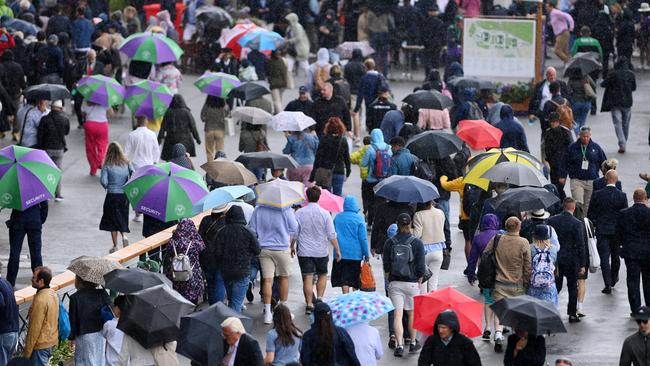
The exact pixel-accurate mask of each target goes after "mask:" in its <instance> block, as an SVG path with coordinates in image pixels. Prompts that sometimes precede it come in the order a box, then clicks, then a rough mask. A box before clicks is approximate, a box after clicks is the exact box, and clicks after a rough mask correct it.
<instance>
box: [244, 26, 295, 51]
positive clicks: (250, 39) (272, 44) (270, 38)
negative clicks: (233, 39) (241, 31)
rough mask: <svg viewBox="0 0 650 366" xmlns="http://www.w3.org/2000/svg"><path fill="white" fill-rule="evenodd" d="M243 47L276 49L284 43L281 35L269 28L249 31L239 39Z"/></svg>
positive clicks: (266, 49) (262, 49) (265, 49)
mask: <svg viewBox="0 0 650 366" xmlns="http://www.w3.org/2000/svg"><path fill="white" fill-rule="evenodd" d="M237 43H239V44H240V45H241V46H242V47H248V48H250V49H253V50H258V51H275V50H276V49H277V48H278V47H279V46H281V45H283V44H284V38H282V36H281V35H279V34H277V33H275V32H270V31H267V30H257V31H252V32H248V33H247V34H246V35H244V36H243V37H241V38H240V39H239V41H237Z"/></svg>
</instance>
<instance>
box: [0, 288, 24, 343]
mask: <svg viewBox="0 0 650 366" xmlns="http://www.w3.org/2000/svg"><path fill="white" fill-rule="evenodd" d="M19 326H20V325H19V324H18V306H17V305H16V297H14V289H13V287H12V286H11V284H10V283H9V282H7V280H5V279H4V278H2V277H0V335H1V334H3V333H11V332H17V331H18V329H19Z"/></svg>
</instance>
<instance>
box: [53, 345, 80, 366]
mask: <svg viewBox="0 0 650 366" xmlns="http://www.w3.org/2000/svg"><path fill="white" fill-rule="evenodd" d="M73 356H74V350H72V348H71V347H70V343H69V342H68V341H63V342H59V344H58V345H57V346H56V347H55V348H54V350H53V351H52V358H51V359H50V366H61V365H64V364H65V362H66V361H68V360H69V359H71V358H72V357H73Z"/></svg>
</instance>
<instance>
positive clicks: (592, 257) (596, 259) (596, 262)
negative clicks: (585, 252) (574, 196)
mask: <svg viewBox="0 0 650 366" xmlns="http://www.w3.org/2000/svg"><path fill="white" fill-rule="evenodd" d="M584 222H585V229H587V247H588V248H589V272H591V273H596V271H597V270H598V267H600V255H599V254H598V247H597V246H596V237H595V236H594V231H593V229H592V228H591V223H590V222H589V219H587V218H586V217H585V218H584Z"/></svg>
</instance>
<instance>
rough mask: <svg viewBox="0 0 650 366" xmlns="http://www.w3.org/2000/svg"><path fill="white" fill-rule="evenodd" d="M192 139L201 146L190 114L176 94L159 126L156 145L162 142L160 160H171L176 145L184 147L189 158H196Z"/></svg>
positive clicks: (183, 100) (181, 98) (182, 99)
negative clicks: (179, 144)
mask: <svg viewBox="0 0 650 366" xmlns="http://www.w3.org/2000/svg"><path fill="white" fill-rule="evenodd" d="M192 138H194V140H196V143H197V144H199V145H201V137H200V136H199V132H198V131H197V130H196V123H195V122H194V117H193V116H192V112H191V111H190V109H189V108H188V107H187V104H185V99H184V98H183V96H182V95H180V94H176V95H174V97H173V99H172V103H171V105H170V106H169V109H168V110H167V112H166V113H165V116H164V117H163V120H162V124H161V125H160V132H159V133H158V143H161V142H162V141H163V140H164V142H163V146H162V153H161V155H160V158H161V159H162V160H167V161H169V160H170V159H171V158H172V150H173V147H174V145H176V144H178V143H181V144H183V146H185V148H186V149H187V152H189V154H190V156H196V150H195V148H194V141H193V140H192Z"/></svg>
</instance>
